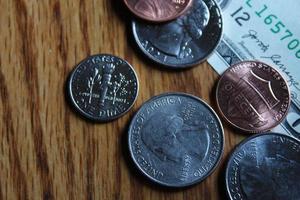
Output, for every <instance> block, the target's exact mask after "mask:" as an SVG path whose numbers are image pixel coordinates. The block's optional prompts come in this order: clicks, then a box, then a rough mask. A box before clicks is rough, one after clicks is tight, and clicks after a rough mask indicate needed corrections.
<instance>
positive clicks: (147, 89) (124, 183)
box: [0, 0, 243, 200]
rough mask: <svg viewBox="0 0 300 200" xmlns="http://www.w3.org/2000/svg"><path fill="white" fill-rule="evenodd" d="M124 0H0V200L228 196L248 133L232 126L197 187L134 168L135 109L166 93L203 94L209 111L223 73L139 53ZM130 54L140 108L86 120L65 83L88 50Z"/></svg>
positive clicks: (166, 199)
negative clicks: (168, 66) (235, 153)
mask: <svg viewBox="0 0 300 200" xmlns="http://www.w3.org/2000/svg"><path fill="white" fill-rule="evenodd" d="M130 17H131V16H130V15H129V14H128V11H127V10H126V9H125V8H124V7H123V4H122V3H121V1H120V0H64V1H59V0H43V1H42V0H39V1H38V0H0V22H1V29H0V44H1V47H2V49H1V54H0V96H1V103H0V118H1V120H0V128H1V135H0V199H9V200H11V199H30V200H31V199H71V200H73V199H101V200H102V199H103V200H106V199H116V200H117V199H130V200H135V199H136V200H141V199H154V200H160V199H161V200H179V199H188V200H193V199H195V200H196V199H197V200H199V199H204V200H217V199H225V195H224V187H225V185H224V183H223V176H222V174H223V172H224V164H225V161H226V159H227V157H228V154H229V153H230V151H231V150H232V149H233V147H234V146H235V145H236V144H237V143H238V142H239V141H240V140H241V139H242V138H243V136H242V135H239V134H237V133H234V132H233V130H232V129H231V128H229V127H227V125H224V128H225V137H226V147H225V152H224V156H223V159H222V163H221V165H220V166H219V167H218V169H217V170H216V171H215V173H213V175H211V176H210V177H209V178H208V179H206V180H205V181H204V182H202V183H201V184H198V185H196V186H193V187H190V188H186V189H177V190H170V189H165V188H161V187H158V186H155V185H152V184H151V183H150V182H149V181H148V180H146V179H145V178H143V177H141V176H140V175H139V174H138V173H137V171H136V169H135V168H134V167H133V166H132V163H131V160H130V159H129V157H128V150H127V144H126V139H127V138H126V137H127V133H126V131H127V127H128V124H129V122H130V119H131V117H132V116H133V114H134V112H136V111H137V109H138V108H139V107H140V106H141V104H142V103H143V102H144V101H146V100H147V99H149V98H150V97H152V96H153V95H156V94H160V93H162V92H167V91H181V92H188V93H191V94H194V95H197V96H199V97H201V98H202V99H204V100H205V101H207V102H208V103H209V104H210V105H212V106H213V108H216V106H215V103H214V92H215V89H214V87H215V84H216V81H217V80H218V75H217V74H216V73H215V72H214V71H213V69H212V68H211V67H210V66H209V65H208V64H207V63H203V64H201V65H199V66H197V67H195V68H192V69H189V70H183V71H176V72H174V71H168V70H164V69H162V68H161V67H160V66H157V65H155V64H153V63H152V62H149V61H148V60H147V59H145V58H144V57H143V56H141V55H140V53H139V51H138V49H137V47H136V46H135V44H134V42H133V40H132V36H131V32H130ZM97 53H110V54H115V55H117V56H120V57H122V58H124V59H126V60H128V61H129V62H130V63H131V64H132V65H133V66H134V68H135V70H136V71H137V74H138V76H139V79H140V94H139V97H138V100H137V102H136V104H135V106H134V108H133V109H132V110H131V111H130V112H129V113H128V114H126V115H125V116H123V117H122V118H120V119H118V120H115V121H113V122H111V123H107V124H94V123H90V122H88V121H85V120H83V119H82V118H81V117H79V116H78V115H77V114H76V113H75V112H73V111H72V109H71V108H70V106H69V104H68V102H67V101H66V100H65V91H64V87H65V82H66V79H67V77H68V74H69V72H70V71H71V70H72V69H73V67H74V66H75V65H76V63H78V62H79V61H81V60H82V59H84V58H85V57H86V56H87V55H91V54H97Z"/></svg>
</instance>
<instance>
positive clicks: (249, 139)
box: [225, 132, 300, 200]
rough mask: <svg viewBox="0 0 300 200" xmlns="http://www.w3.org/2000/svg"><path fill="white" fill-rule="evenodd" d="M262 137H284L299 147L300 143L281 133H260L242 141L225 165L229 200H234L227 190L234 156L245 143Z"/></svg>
mask: <svg viewBox="0 0 300 200" xmlns="http://www.w3.org/2000/svg"><path fill="white" fill-rule="evenodd" d="M264 136H281V137H286V138H288V139H291V140H294V141H295V142H296V143H297V144H299V145H300V141H298V140H297V139H295V138H293V137H291V136H289V135H286V134H283V133H277V132H267V133H261V134H255V135H252V136H250V137H248V138H246V139H244V140H242V141H241V142H240V143H239V144H238V145H237V146H236V147H235V148H234V149H233V150H232V152H231V155H230V157H229V159H228V162H227V164H226V171H225V182H226V193H227V195H228V198H229V199H230V200H234V199H233V198H232V196H231V193H230V189H229V183H228V180H229V179H228V178H229V175H228V173H229V166H230V164H231V163H232V162H233V159H234V156H235V154H236V153H237V152H238V150H239V149H242V148H241V147H242V146H244V145H245V144H246V143H248V142H249V141H251V140H253V139H255V138H257V137H264Z"/></svg>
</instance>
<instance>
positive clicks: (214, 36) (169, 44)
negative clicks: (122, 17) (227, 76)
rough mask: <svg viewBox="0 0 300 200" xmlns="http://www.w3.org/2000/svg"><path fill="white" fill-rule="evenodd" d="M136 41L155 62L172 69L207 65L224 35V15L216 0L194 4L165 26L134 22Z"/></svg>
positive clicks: (196, 0)
mask: <svg viewBox="0 0 300 200" xmlns="http://www.w3.org/2000/svg"><path fill="white" fill-rule="evenodd" d="M132 29H133V34H134V38H135V40H136V42H137V44H138V46H139V47H140V49H141V50H142V51H143V52H144V54H145V55H146V56H147V57H149V58H150V59H152V60H153V61H155V62H157V63H159V64H162V65H165V66H169V67H172V68H186V67H191V66H194V65H196V64H198V63H200V62H202V61H204V60H205V59H206V58H207V57H208V56H209V55H210V54H211V53H212V52H213V50H214V49H215V48H216V47H217V45H218V43H219V41H220V39H221V35H222V17H221V11H220V9H219V7H218V5H217V3H216V2H215V1H214V0H194V1H193V5H192V7H191V8H190V10H189V11H188V12H187V13H186V14H184V15H183V16H181V17H179V18H177V19H176V20H174V21H171V22H168V23H163V24H149V23H146V22H144V21H138V20H134V21H133V22H132Z"/></svg>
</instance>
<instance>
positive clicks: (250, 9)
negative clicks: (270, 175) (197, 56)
mask: <svg viewBox="0 0 300 200" xmlns="http://www.w3.org/2000/svg"><path fill="white" fill-rule="evenodd" d="M222 2H223V1H220V3H222ZM226 2H227V4H226V6H225V7H224V9H223V21H224V32H223V33H224V35H223V39H222V41H221V42H220V44H219V46H218V47H217V49H216V50H215V53H214V54H213V55H212V56H211V57H210V58H209V59H208V61H209V63H210V64H211V65H212V66H213V68H214V69H215V70H216V71H217V72H218V73H219V74H221V73H223V71H224V70H225V69H226V68H228V67H229V66H230V65H232V64H234V63H237V62H240V61H242V60H260V61H262V62H265V63H267V64H269V65H272V66H273V67H275V68H277V69H278V70H279V71H280V72H281V73H282V75H283V76H284V77H285V78H286V80H287V81H288V83H289V86H290V89H291V94H292V103H291V108H290V111H289V114H288V116H287V118H286V119H285V120H284V122H283V123H282V124H281V125H280V126H278V127H276V128H275V129H274V130H273V131H277V132H282V133H286V134H289V135H292V136H294V137H296V138H298V139H300V28H299V21H298V20H297V19H300V13H299V10H300V1H295V0H285V1H284V2H283V1H276V2H275V1H271V0H260V1H258V0H234V1H226Z"/></svg>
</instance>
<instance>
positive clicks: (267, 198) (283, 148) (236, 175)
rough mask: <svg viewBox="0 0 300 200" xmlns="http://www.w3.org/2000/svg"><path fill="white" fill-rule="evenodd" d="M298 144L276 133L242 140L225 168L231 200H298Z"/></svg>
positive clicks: (299, 157) (299, 170)
mask: <svg viewBox="0 0 300 200" xmlns="http://www.w3.org/2000/svg"><path fill="white" fill-rule="evenodd" d="M299 155H300V142H299V141H297V140H295V139H293V138H292V137H289V136H286V135H281V134H278V133H267V134H259V135H255V136H253V137H250V138H248V139H246V140H245V141H243V142H242V143H241V144H240V145H239V146H238V147H237V148H236V150H235V151H234V152H233V154H232V156H231V158H230V160H229V162H228V165H227V169H226V187H227V192H228V194H229V197H230V199H231V200H253V199H255V200H286V199H289V200H298V199H300V184H299V180H300V156H299Z"/></svg>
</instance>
